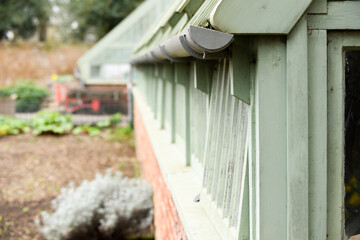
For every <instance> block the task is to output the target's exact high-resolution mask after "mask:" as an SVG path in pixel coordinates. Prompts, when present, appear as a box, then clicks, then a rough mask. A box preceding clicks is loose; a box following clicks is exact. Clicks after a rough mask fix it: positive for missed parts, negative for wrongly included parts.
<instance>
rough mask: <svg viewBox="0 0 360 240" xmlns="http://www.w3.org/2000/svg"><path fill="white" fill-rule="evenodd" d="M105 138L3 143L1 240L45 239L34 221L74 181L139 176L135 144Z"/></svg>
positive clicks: (47, 138) (31, 139)
mask: <svg viewBox="0 0 360 240" xmlns="http://www.w3.org/2000/svg"><path fill="white" fill-rule="evenodd" d="M104 138H105V137H104V136H98V137H90V136H88V135H65V136H53V135H45V136H37V137H35V136H33V135H31V134H22V135H17V136H6V137H0V169H1V174H0V239H9V240H11V239H38V240H40V239H43V238H42V237H41V236H40V235H39V234H38V233H37V229H36V227H35V224H34V219H35V218H38V217H39V213H40V211H44V210H47V211H50V209H51V208H50V201H51V200H52V199H53V198H55V197H56V195H57V194H58V193H59V192H60V188H62V187H65V186H67V185H68V183H69V182H70V181H73V182H74V183H75V184H79V183H80V182H81V181H82V180H84V179H88V180H90V179H92V178H93V177H94V175H95V173H97V172H101V173H103V172H104V171H105V170H106V169H107V168H112V169H113V170H121V171H122V172H123V174H124V175H125V176H128V177H134V176H135V175H139V172H140V171H139V166H138V162H137V161H136V159H135V150H134V147H133V146H132V144H131V141H127V142H122V143H120V142H114V141H107V140H105V139H104Z"/></svg>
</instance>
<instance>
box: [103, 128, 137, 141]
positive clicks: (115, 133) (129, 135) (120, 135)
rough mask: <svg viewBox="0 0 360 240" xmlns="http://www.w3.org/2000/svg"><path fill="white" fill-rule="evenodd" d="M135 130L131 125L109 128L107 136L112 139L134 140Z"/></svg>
mask: <svg viewBox="0 0 360 240" xmlns="http://www.w3.org/2000/svg"><path fill="white" fill-rule="evenodd" d="M133 135H134V132H133V130H132V129H131V127H130V126H127V127H121V128H114V129H109V130H108V131H107V133H106V137H107V139H108V140H110V141H115V142H125V141H132V140H133Z"/></svg>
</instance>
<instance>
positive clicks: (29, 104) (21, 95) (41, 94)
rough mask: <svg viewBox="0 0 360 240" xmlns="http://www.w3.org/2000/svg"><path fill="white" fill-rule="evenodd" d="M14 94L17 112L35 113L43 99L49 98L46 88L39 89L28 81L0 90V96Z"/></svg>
mask: <svg viewBox="0 0 360 240" xmlns="http://www.w3.org/2000/svg"><path fill="white" fill-rule="evenodd" d="M13 94H16V96H17V99H16V111H17V112H36V111H38V110H39V109H40V106H41V104H42V103H43V101H44V99H45V98H46V97H47V96H49V92H48V90H47V89H46V88H43V87H39V86H37V85H35V84H34V83H32V82H30V81H24V82H18V83H17V84H15V85H13V86H10V87H6V88H3V89H0V96H3V97H4V96H5V97H7V96H11V95H13Z"/></svg>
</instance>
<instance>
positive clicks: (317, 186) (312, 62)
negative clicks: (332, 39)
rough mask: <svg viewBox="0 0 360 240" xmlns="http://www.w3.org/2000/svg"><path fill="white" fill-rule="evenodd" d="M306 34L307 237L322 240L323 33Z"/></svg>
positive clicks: (324, 149)
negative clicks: (307, 88)
mask: <svg viewBox="0 0 360 240" xmlns="http://www.w3.org/2000/svg"><path fill="white" fill-rule="evenodd" d="M326 32H327V31H326V30H313V31H312V32H311V34H309V35H308V61H309V62H308V74H309V75H308V77H309V239H310V240H317V239H326V221H327V203H326V201H327V200H326V199H327V188H326V185H327V140H326V139H327V96H326V90H327V34H326Z"/></svg>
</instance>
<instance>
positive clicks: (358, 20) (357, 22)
mask: <svg viewBox="0 0 360 240" xmlns="http://www.w3.org/2000/svg"><path fill="white" fill-rule="evenodd" d="M359 12H360V2H359V1H341V2H328V13H327V14H326V15H309V16H308V28H309V29H319V30H359V29H360V14H359Z"/></svg>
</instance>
